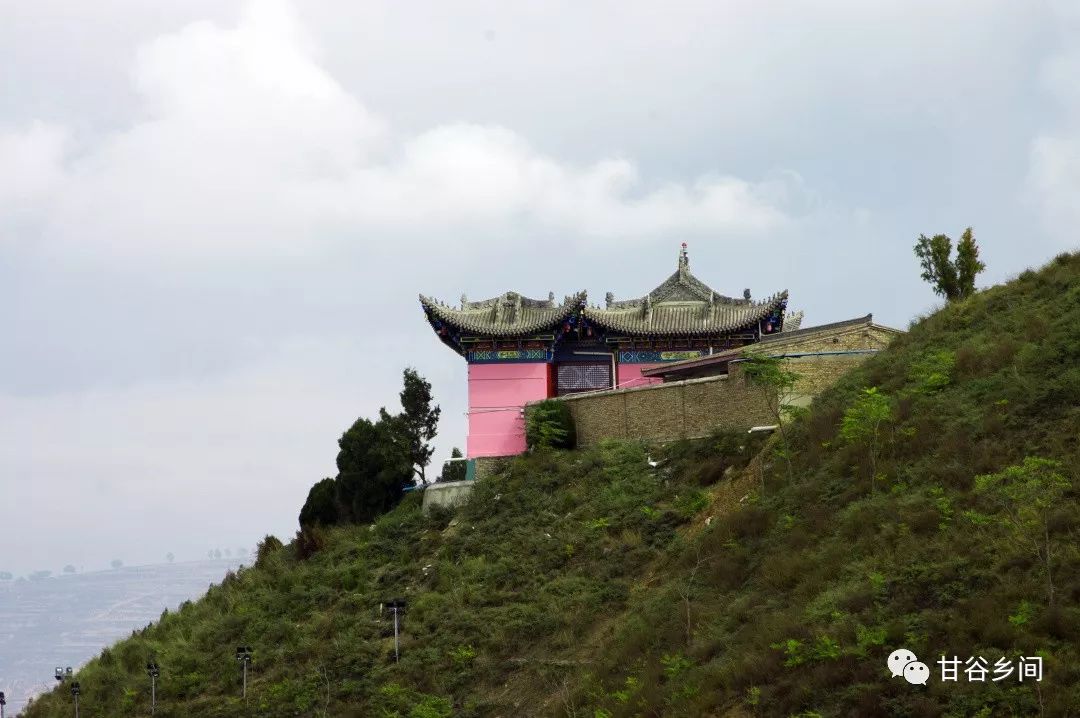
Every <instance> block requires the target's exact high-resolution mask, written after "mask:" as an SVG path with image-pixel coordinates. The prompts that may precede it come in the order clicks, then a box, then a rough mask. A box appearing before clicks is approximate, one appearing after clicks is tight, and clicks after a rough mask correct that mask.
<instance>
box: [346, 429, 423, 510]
mask: <svg viewBox="0 0 1080 718" xmlns="http://www.w3.org/2000/svg"><path fill="white" fill-rule="evenodd" d="M383 413H384V414H385V412H383ZM398 419H399V417H386V416H384V417H383V418H382V419H380V420H379V421H377V422H371V421H369V420H368V419H363V418H361V419H357V420H356V422H355V423H354V424H353V425H352V426H351V427H349V430H348V431H346V432H345V433H344V434H343V435H342V437H341V439H340V440H339V441H338V446H339V447H340V448H341V451H339V452H338V457H337V466H338V475H337V480H336V484H337V497H338V501H339V504H340V506H339V509H340V512H339V514H338V521H339V522H340V521H349V520H351V521H355V522H357V523H366V522H369V521H372V520H374V519H375V518H376V517H378V516H381V515H382V514H384V513H386V512H387V511H389V510H390V509H392V508H394V507H395V506H396V505H397V504H398V502H400V501H401V497H402V496H403V495H404V493H405V487H406V486H410V485H411V484H412V483H413V476H414V468H413V467H414V465H413V455H412V454H410V452H409V446H408V444H407V443H405V442H403V441H402V440H401V437H402V434H401V433H400V422H399V421H398Z"/></svg>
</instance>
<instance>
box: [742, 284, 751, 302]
mask: <svg viewBox="0 0 1080 718" xmlns="http://www.w3.org/2000/svg"><path fill="white" fill-rule="evenodd" d="M742 298H743V299H745V300H746V301H748V302H749V301H750V288H749V287H747V288H746V289H744V290H742Z"/></svg>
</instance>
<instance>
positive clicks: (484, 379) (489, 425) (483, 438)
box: [466, 363, 551, 459]
mask: <svg viewBox="0 0 1080 718" xmlns="http://www.w3.org/2000/svg"><path fill="white" fill-rule="evenodd" d="M550 366H551V365H550V364H543V363H520V364H470V365H469V438H468V440H467V443H466V455H467V456H468V457H469V458H470V459H471V458H474V457H477V456H512V455H514V454H520V453H521V452H523V451H525V419H524V417H523V416H522V407H524V406H525V403H526V402H530V401H536V400H537V399H545V398H547V396H548V372H549V371H550Z"/></svg>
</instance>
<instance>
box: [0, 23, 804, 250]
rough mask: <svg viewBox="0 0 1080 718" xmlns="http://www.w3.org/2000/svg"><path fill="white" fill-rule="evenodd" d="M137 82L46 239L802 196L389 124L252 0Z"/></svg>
mask: <svg viewBox="0 0 1080 718" xmlns="http://www.w3.org/2000/svg"><path fill="white" fill-rule="evenodd" d="M133 77H134V83H135V87H136V88H137V91H138V94H139V97H140V98H141V103H142V107H141V113H140V118H139V120H138V121H137V122H136V123H134V124H132V125H131V126H129V127H127V128H126V129H123V130H122V131H119V132H116V133H113V134H111V135H109V136H107V137H105V138H104V139H102V140H98V141H94V142H92V143H91V144H89V145H87V146H83V147H80V148H78V151H77V152H76V153H75V154H74V156H72V157H71V158H70V159H69V160H68V162H67V163H66V164H65V166H64V179H65V180H66V181H65V182H64V183H63V186H64V191H63V192H62V193H60V192H56V193H54V194H53V195H52V196H51V197H50V198H49V199H50V201H49V203H48V207H47V210H46V211H44V212H43V215H44V216H45V217H46V218H45V219H44V222H45V234H46V236H47V237H51V238H54V239H60V240H66V241H69V242H78V243H87V242H89V243H94V244H95V245H101V246H111V247H112V248H113V249H114V250H115V251H119V252H127V251H132V250H136V249H152V250H155V251H156V250H160V249H163V248H167V249H168V250H169V251H179V252H188V251H195V252H196V253H203V252H207V251H210V252H214V253H226V254H227V253H229V252H230V251H232V252H238V253H244V254H245V255H248V254H249V253H250V252H252V251H253V250H254V251H260V250H259V248H262V251H267V252H279V251H283V250H284V251H299V250H298V246H301V247H302V246H303V245H305V243H307V242H309V241H311V238H312V237H313V236H315V235H317V234H320V233H321V234H326V233H327V230H332V231H334V232H335V233H337V234H338V235H340V234H342V233H350V234H353V235H360V236H364V233H365V231H367V230H379V231H386V232H406V233H409V232H414V231H416V230H426V231H425V232H417V236H420V235H421V234H422V235H423V236H426V237H432V236H433V232H432V230H439V231H440V232H445V231H446V230H447V229H452V228H455V227H462V228H474V229H477V230H478V231H480V232H482V233H485V234H490V233H496V232H500V231H505V230H507V229H509V228H512V227H521V226H535V227H541V228H549V229H553V230H559V231H567V232H573V233H576V234H579V235H582V236H585V237H604V238H611V239H614V238H619V239H628V238H633V237H640V236H655V235H657V234H659V233H664V232H718V231H726V230H740V231H743V230H748V231H757V230H763V229H769V228H774V227H777V226H778V225H780V224H782V223H783V222H785V221H786V219H787V218H788V217H787V211H788V209H789V208H791V207H792V206H795V205H799V204H800V202H801V200H800V199H799V197H795V198H794V201H792V196H791V195H792V194H793V193H794V194H799V193H801V192H802V191H803V190H802V186H801V182H800V181H798V178H797V177H795V178H794V180H795V181H791V180H792V177H791V175H790V174H780V175H776V176H772V177H768V178H766V179H764V180H763V181H761V182H753V181H748V180H745V179H740V178H737V177H731V176H724V175H714V174H708V175H704V176H700V177H698V178H696V179H694V180H691V181H688V182H675V181H662V180H650V179H648V178H643V177H642V176H640V173H639V170H638V168H637V167H636V166H635V164H634V162H632V161H631V160H629V159H625V158H621V157H617V158H607V159H599V160H595V161H593V162H592V163H584V164H583V163H574V162H566V161H562V160H560V159H558V158H556V157H553V156H550V155H548V154H545V153H543V152H541V151H538V150H537V149H535V148H534V147H533V146H531V145H530V143H529V142H528V141H526V140H525V139H524V138H522V137H521V136H519V135H517V134H515V133H514V132H513V131H512V130H509V129H506V128H504V127H499V126H491V125H478V124H468V123H456V124H449V125H442V126H438V127H435V128H433V129H429V130H427V131H422V132H419V133H415V134H413V135H411V136H409V135H405V136H402V135H399V134H396V133H394V132H393V131H392V130H391V129H390V128H389V127H388V123H387V122H386V121H385V120H383V119H381V118H380V117H378V116H377V115H376V114H374V113H373V112H371V111H369V110H368V109H367V108H365V107H364V106H363V105H362V104H361V102H360V101H359V100H357V99H356V98H355V97H353V96H352V95H350V94H349V93H348V92H346V91H345V90H344V89H343V87H342V86H341V85H340V84H339V83H338V82H337V81H336V80H335V79H334V77H332V76H331V75H330V74H329V73H328V72H327V71H326V70H325V69H323V67H322V66H320V64H319V63H318V62H317V57H316V51H315V49H314V48H313V45H312V43H311V42H310V40H308V39H307V38H306V36H305V35H304V33H303V30H302V28H301V27H300V26H299V24H298V23H297V21H296V20H295V18H294V17H293V16H292V14H291V12H290V10H289V7H288V6H287V5H284V4H282V3H278V2H255V3H252V4H251V5H249V6H248V7H247V10H246V12H245V13H244V14H243V16H242V18H241V20H240V22H239V24H238V25H237V26H236V27H234V28H223V27H220V26H218V25H216V24H213V23H209V22H197V23H194V24H191V25H189V26H187V27H185V28H183V29H182V30H180V31H179V32H176V33H173V34H169V35H165V36H162V37H159V38H157V39H156V40H154V41H152V42H150V43H148V44H146V45H144V46H143V47H142V48H141V49H140V51H139V52H138V54H137V58H136V64H135V69H134V73H133ZM59 136H61V135H60V134H59V133H54V134H52V135H49V138H52V141H53V142H54V143H55V142H56V139H55V137H59ZM38 142H39V143H43V140H38ZM37 151H38V153H39V154H45V156H43V157H41V158H40V160H39V161H40V162H41V167H42V169H41V170H40V172H39V174H41V175H42V178H43V179H42V180H41V181H40V182H39V183H38V184H39V186H38V188H37V190H36V191H37V192H38V193H41V192H46V191H48V190H49V189H51V188H55V187H58V186H59V183H58V182H57V177H56V175H57V170H56V163H57V161H58V159H59V155H58V154H57V152H58V151H57V152H53V153H52V154H46V153H44V150H37ZM50 162H51V163H52V164H49V163H50ZM50 168H51V169H50ZM0 173H3V174H4V175H6V176H7V177H8V179H6V180H0V181H6V182H8V183H12V182H13V181H14V180H13V179H11V176H10V173H8V172H7V170H6V169H0ZM46 180H47V181H46ZM0 186H3V185H0ZM778 188H780V190H781V191H778ZM429 241H431V240H429Z"/></svg>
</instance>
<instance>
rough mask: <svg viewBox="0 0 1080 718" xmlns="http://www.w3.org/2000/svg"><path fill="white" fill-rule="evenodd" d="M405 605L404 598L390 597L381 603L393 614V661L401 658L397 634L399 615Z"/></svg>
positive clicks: (395, 661)
mask: <svg viewBox="0 0 1080 718" xmlns="http://www.w3.org/2000/svg"><path fill="white" fill-rule="evenodd" d="M405 605H406V604H405V599H404V598H391V599H390V600H389V601H386V602H384V603H383V606H384V607H386V608H387V609H389V610H390V612H391V613H392V614H394V663H397V662H398V661H399V660H401V648H400V641H399V639H398V634H399V633H400V629H399V625H400V616H401V614H403V613H404V612H405Z"/></svg>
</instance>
